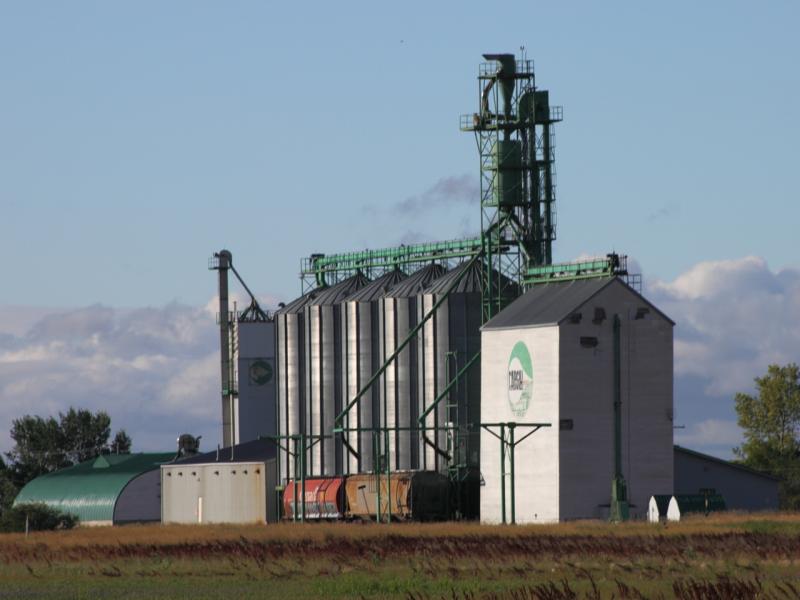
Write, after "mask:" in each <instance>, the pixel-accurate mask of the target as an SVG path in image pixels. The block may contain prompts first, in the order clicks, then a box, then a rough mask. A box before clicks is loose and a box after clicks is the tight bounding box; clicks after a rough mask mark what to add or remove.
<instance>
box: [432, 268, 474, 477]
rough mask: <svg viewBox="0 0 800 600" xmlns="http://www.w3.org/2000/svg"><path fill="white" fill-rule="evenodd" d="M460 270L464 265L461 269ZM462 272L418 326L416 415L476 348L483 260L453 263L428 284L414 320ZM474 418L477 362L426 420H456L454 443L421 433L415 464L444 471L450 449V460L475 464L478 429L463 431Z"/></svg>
mask: <svg viewBox="0 0 800 600" xmlns="http://www.w3.org/2000/svg"><path fill="white" fill-rule="evenodd" d="M465 269H468V270H467V272H466V273H464V270H465ZM462 274H463V277H461V280H460V281H459V282H458V284H456V286H455V287H454V288H453V289H452V290H451V292H450V294H449V296H448V298H447V300H446V301H445V302H443V303H442V304H441V305H440V306H439V308H438V309H437V311H436V313H435V314H434V315H433V316H432V317H431V318H430V320H428V321H427V322H426V323H425V326H424V328H423V332H422V334H423V338H422V340H423V342H422V343H423V347H424V352H423V355H422V362H421V367H420V368H421V371H422V377H421V378H420V383H421V385H420V391H419V395H418V407H419V408H418V411H419V413H418V414H420V415H422V414H423V413H424V412H425V411H426V410H427V409H428V408H429V407H430V406H431V405H432V404H433V402H434V401H435V399H436V397H437V396H438V395H439V394H440V393H441V392H442V391H443V390H444V389H445V387H446V386H447V384H448V383H449V381H450V380H452V379H453V378H454V377H455V375H456V374H457V373H458V372H459V371H460V370H461V369H462V368H464V367H465V366H466V364H467V362H468V361H469V360H470V359H472V358H473V357H474V356H475V354H476V353H477V352H478V351H479V350H480V326H481V312H482V311H481V287H482V281H483V265H482V263H480V262H476V263H472V264H471V265H470V264H464V265H461V266H459V267H456V268H454V269H452V270H451V271H450V272H448V273H447V274H446V275H444V276H443V277H441V278H439V279H437V280H436V281H435V282H433V283H432V284H431V285H430V286H428V287H427V288H426V289H425V292H424V294H423V295H422V298H421V301H420V302H419V311H420V312H419V318H420V319H421V318H422V316H423V315H424V314H425V313H427V312H428V311H430V310H431V309H432V308H433V305H434V304H436V301H437V300H439V299H440V298H441V295H442V294H444V293H445V292H446V291H447V289H448V288H449V287H450V286H451V285H452V284H453V282H454V281H455V280H456V279H457V278H458V277H459V276H461V275H462ZM448 407H451V408H449V409H448ZM479 421H480V363H478V364H474V365H473V366H472V367H471V368H470V370H469V371H468V372H467V373H466V374H465V375H464V377H463V378H462V379H461V380H460V381H459V382H458V383H457V384H456V385H454V387H453V389H452V390H451V391H450V393H449V394H448V396H447V397H445V398H444V399H442V400H441V401H440V402H439V404H438V405H437V407H436V408H435V409H434V410H433V411H432V412H430V413H429V414H428V416H427V417H426V419H425V427H426V428H433V427H437V428H442V427H444V426H445V425H446V424H447V423H456V422H457V423H458V425H459V429H460V432H461V435H460V436H459V438H458V442H459V444H458V447H453V448H448V446H452V445H453V444H448V439H447V432H446V431H445V430H444V429H439V430H438V431H437V434H436V435H435V436H434V433H433V431H426V432H425V433H426V437H427V441H426V438H425V437H422V436H421V437H420V457H421V461H420V468H422V469H426V470H436V471H444V470H445V469H446V467H447V461H446V458H445V456H444V454H443V453H444V452H455V455H454V456H453V457H452V459H453V462H454V463H455V464H458V465H475V466H477V465H478V462H479V443H480V433H479V432H469V433H468V432H467V425H468V424H469V423H473V422H479ZM434 441H435V446H434ZM453 441H455V440H453Z"/></svg>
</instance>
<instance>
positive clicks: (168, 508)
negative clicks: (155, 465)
mask: <svg viewBox="0 0 800 600" xmlns="http://www.w3.org/2000/svg"><path fill="white" fill-rule="evenodd" d="M266 467H267V465H266V463H265V462H241V463H211V464H187V465H182V464H174V465H164V466H163V467H162V468H161V489H162V522H164V523H266V521H267V485H268V484H267V480H268V479H269V478H268V473H267V469H266ZM201 499H202V500H201Z"/></svg>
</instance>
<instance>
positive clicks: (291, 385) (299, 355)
mask: <svg viewBox="0 0 800 600" xmlns="http://www.w3.org/2000/svg"><path fill="white" fill-rule="evenodd" d="M317 293H318V290H313V291H311V292H308V293H307V294H304V295H303V296H300V297H299V298H296V299H295V300H293V301H292V302H290V303H289V304H286V305H285V306H283V307H282V308H280V309H278V310H277V311H276V312H275V320H276V321H277V324H278V349H277V350H278V351H277V364H278V434H279V435H280V436H287V435H299V434H300V433H301V432H303V431H304V430H305V427H306V419H305V383H304V382H305V379H306V354H305V342H304V340H305V325H306V323H305V314H304V312H303V309H304V308H305V306H306V305H307V304H308V303H309V302H311V301H312V300H313V299H314V298H315V297H316V294H317ZM280 443H281V446H284V448H285V450H284V451H283V452H281V456H280V465H281V479H283V480H285V479H287V478H292V477H294V476H295V473H294V459H293V457H292V456H291V455H290V454H289V451H292V452H293V451H294V447H293V443H292V442H289V441H287V440H286V439H283V440H281V442H280Z"/></svg>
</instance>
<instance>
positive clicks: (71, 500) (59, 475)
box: [14, 452, 175, 522]
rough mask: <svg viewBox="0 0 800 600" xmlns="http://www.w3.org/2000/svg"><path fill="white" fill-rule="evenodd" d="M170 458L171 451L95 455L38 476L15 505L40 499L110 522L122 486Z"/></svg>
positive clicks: (86, 517)
mask: <svg viewBox="0 0 800 600" xmlns="http://www.w3.org/2000/svg"><path fill="white" fill-rule="evenodd" d="M173 458H175V453H174V452H166V453H158V454H144V453H139V454H106V455H102V456H98V457H97V458H95V459H92V460H88V461H86V462H82V463H80V464H77V465H74V466H72V467H67V468H66V469H61V470H60V471H54V472H53V473H48V474H47V475H42V476H40V477H37V478H36V479H34V480H33V481H30V482H29V483H28V484H27V485H26V486H25V487H24V488H22V490H21V491H20V493H19V494H18V495H17V498H16V499H15V500H14V504H15V505H17V504H23V503H25V502H43V503H44V504H47V505H48V506H51V507H53V508H55V509H58V510H60V511H63V512H67V513H72V514H73V515H76V516H77V517H78V518H79V519H80V520H81V521H82V522H89V521H113V520H114V506H115V505H116V503H117V499H118V498H119V495H120V493H122V490H123V489H125V486H126V485H128V483H129V482H130V481H131V480H132V479H135V478H136V477H138V476H139V475H141V474H142V473H146V472H148V471H152V470H153V469H157V468H158V467H159V465H161V464H163V463H166V462H170V461H171V460H172V459H173Z"/></svg>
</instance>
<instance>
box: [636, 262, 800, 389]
mask: <svg viewBox="0 0 800 600" xmlns="http://www.w3.org/2000/svg"><path fill="white" fill-rule="evenodd" d="M647 295H648V296H649V297H650V298H651V299H652V300H653V302H654V303H655V304H656V305H658V306H659V307H660V308H661V309H662V310H664V312H666V313H667V314H668V315H669V316H670V317H672V319H673V320H674V321H675V322H676V324H677V326H676V328H675V374H676V376H677V377H681V376H697V377H700V378H702V379H704V380H705V388H704V392H705V393H706V394H707V395H708V396H712V397H731V396H732V395H733V394H735V393H736V392H737V391H748V390H751V389H752V387H753V378H754V377H756V376H758V375H761V374H762V373H764V372H765V371H766V368H767V366H768V365H769V364H771V363H779V364H786V363H789V362H798V361H800V271H798V270H794V269H784V270H782V271H778V272H773V271H771V270H770V269H769V267H768V266H767V263H766V262H765V261H764V260H763V259H762V258H758V257H754V256H748V257H745V258H741V259H736V260H722V261H709V262H701V263H698V264H697V265H695V266H694V267H692V268H691V269H689V270H688V271H687V272H686V273H683V274H682V275H680V276H679V277H678V278H676V279H675V280H674V281H672V282H662V281H655V282H653V283H652V284H650V285H649V286H648V289H647Z"/></svg>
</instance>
